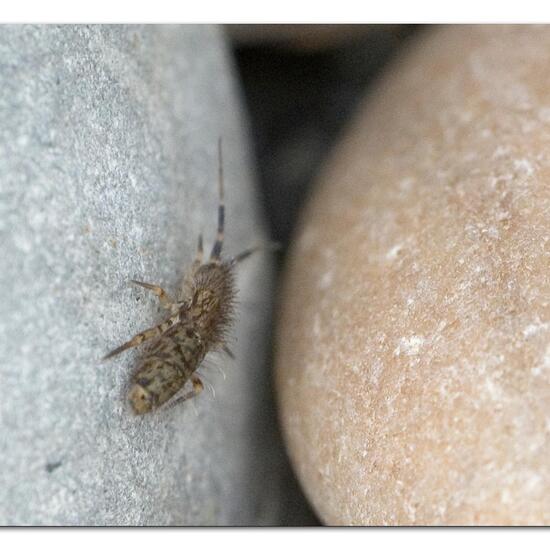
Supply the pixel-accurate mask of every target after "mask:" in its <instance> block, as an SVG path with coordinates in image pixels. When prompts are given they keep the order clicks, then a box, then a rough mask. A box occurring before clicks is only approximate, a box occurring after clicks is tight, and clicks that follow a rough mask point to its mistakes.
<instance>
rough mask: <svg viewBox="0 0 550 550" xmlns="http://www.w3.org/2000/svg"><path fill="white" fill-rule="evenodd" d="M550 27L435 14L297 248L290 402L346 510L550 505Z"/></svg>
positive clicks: (322, 477)
mask: <svg viewBox="0 0 550 550" xmlns="http://www.w3.org/2000/svg"><path fill="white" fill-rule="evenodd" d="M549 51H550V28H549V27H545V26H539V27H523V26H518V27H491V26H489V27H487V26H476V27H462V26H457V27H446V28H442V29H438V30H435V31H434V30H430V32H428V33H427V34H426V36H425V37H424V38H423V39H422V40H420V41H419V43H418V44H417V45H416V46H415V47H414V48H413V49H412V51H411V52H410V54H408V55H407V56H405V57H404V58H403V59H401V60H400V61H399V62H398V63H396V64H394V65H393V67H392V68H391V69H390V70H389V71H388V72H387V74H386V75H385V77H384V78H383V79H382V81H381V83H380V84H379V86H378V88H377V89H376V90H375V92H374V93H373V94H372V95H371V96H370V97H369V98H368V99H367V102H366V103H365V105H364V107H363V109H362V110H361V112H360V113H359V115H358V117H357V119H356V121H355V123H354V125H353V127H352V128H351V129H350V130H349V131H348V133H347V135H346V136H345V138H344V139H343V141H342V142H341V143H340V145H339V147H338V149H337V150H336V152H335V154H334V156H333V158H332V160H331V162H330V163H329V164H328V166H327V167H326V170H325V171H324V174H323V176H322V178H321V182H320V183H321V185H320V188H319V189H318V190H317V193H316V195H315V197H314V199H313V201H312V203H311V204H310V206H309V208H308V210H307V212H306V213H305V215H304V217H303V222H302V226H301V230H300V231H299V234H298V236H297V238H296V240H295V243H294V248H293V250H292V253H291V255H290V258H289V260H288V272H287V274H286V275H287V276H286V280H285V285H284V293H283V294H284V295H283V297H282V305H281V317H280V319H279V326H278V338H277V344H278V354H277V365H276V366H277V389H278V390H279V402H280V411H281V420H282V424H283V428H284V432H285V436H286V439H287V442H288V446H289V451H290V454H291V458H292V461H293V463H294V466H295V468H296V471H297V474H298V476H299V478H300V481H301V483H302V485H303V487H304V489H305V492H306V493H307V495H308V496H309V498H310V500H311V502H312V504H313V505H314V507H315V509H316V510H317V512H318V513H319V516H320V517H321V518H322V520H323V521H324V522H326V523H329V524H369V525H382V524H392V525H396V524H397V525H406V524H415V525H419V524H428V525H450V524H455V525H456V524H459V525H461V524H467V525H471V524H474V525H488V524H489V525H494V524H504V525H510V524H531V525H534V524H535V525H536V524H550V269H549V268H550V261H549V260H550V240H549V236H550V183H549V182H550V58H549V56H548V52H549Z"/></svg>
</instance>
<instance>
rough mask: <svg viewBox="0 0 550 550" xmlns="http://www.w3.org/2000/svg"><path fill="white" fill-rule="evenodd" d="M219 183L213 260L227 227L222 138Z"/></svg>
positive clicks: (219, 154) (219, 252) (219, 251)
mask: <svg viewBox="0 0 550 550" xmlns="http://www.w3.org/2000/svg"><path fill="white" fill-rule="evenodd" d="M218 163H219V166H218V170H219V171H218V184H219V187H218V189H219V191H218V192H219V196H220V198H219V205H218V234H217V236H216V242H215V243H214V246H213V247H212V252H211V253H210V259H211V260H219V259H220V255H221V253H222V246H223V236H224V228H225V204H224V197H223V159H222V138H220V139H219V140H218Z"/></svg>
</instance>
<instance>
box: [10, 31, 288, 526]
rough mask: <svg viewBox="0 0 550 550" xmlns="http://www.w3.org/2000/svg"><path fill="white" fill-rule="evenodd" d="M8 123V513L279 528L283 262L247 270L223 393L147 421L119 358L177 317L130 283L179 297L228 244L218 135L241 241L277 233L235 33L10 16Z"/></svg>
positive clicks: (231, 215)
mask: <svg viewBox="0 0 550 550" xmlns="http://www.w3.org/2000/svg"><path fill="white" fill-rule="evenodd" d="M0 122H1V123H0V173H1V174H2V178H1V182H0V257H1V258H2V269H1V270H0V379H1V383H2V399H0V524H10V525H13V524H17V525H23V524H24V525H28V524H34V525H44V524H49V525H60V524H68V525H83V524H85V525H106V524H109V525H151V524H157V525H169V524H170V525H173V524H195V525H211V524H216V525H224V524H254V525H255V524H265V523H270V524H272V523H277V521H278V520H277V518H278V514H279V509H278V494H277V491H278V489H279V484H278V477H277V476H278V475H279V472H278V471H277V469H276V468H275V469H274V468H273V467H272V463H270V460H271V457H272V456H274V455H276V454H277V453H276V452H274V450H273V438H272V436H271V433H272V430H271V429H270V428H269V422H271V419H270V418H268V417H267V416H266V415H267V413H266V412H265V406H264V404H265V402H266V391H267V390H266V388H267V380H268V372H267V370H266V367H267V365H266V363H265V342H266V334H267V321H268V315H269V295H270V291H271V285H270V269H269V263H270V258H269V255H266V254H257V255H256V256H254V257H252V258H250V260H249V261H247V262H246V263H243V264H242V266H241V267H240V269H239V276H238V287H239V292H240V294H239V297H240V304H239V307H238V321H237V323H236V327H235V330H233V332H232V337H231V341H232V344H231V347H232V348H233V351H234V353H235V355H236V360H235V361H231V360H229V359H227V358H226V357H225V356H221V355H220V356H215V357H212V358H210V359H207V361H206V363H207V365H206V366H205V368H204V370H203V371H202V372H203V373H204V378H205V379H206V380H207V382H210V383H211V384H212V385H213V386H214V388H215V398H214V397H213V396H212V394H211V392H210V391H209V390H208V387H207V389H206V390H205V392H204V393H203V394H202V395H201V396H200V397H199V398H197V399H195V400H193V401H190V402H187V403H185V404H183V405H180V406H178V407H176V408H173V409H170V410H164V411H159V412H158V413H155V414H152V415H150V416H145V417H139V418H138V417H134V416H132V414H131V412H130V410H129V406H128V404H127V401H126V394H125V392H126V391H127V384H128V380H129V377H130V374H131V372H132V369H133V368H135V365H136V359H137V357H139V351H135V350H132V351H130V352H127V353H125V354H124V355H122V356H120V357H118V358H117V359H115V360H113V361H111V362H109V363H105V364H102V363H100V358H101V357H102V355H104V354H105V353H106V352H107V351H109V350H111V349H113V347H115V346H117V345H119V344H121V343H122V342H124V341H126V340H127V339H129V338H130V337H131V336H133V335H134V334H135V333H136V332H138V331H140V330H142V329H145V328H148V327H149V326H152V325H153V324H154V323H156V322H158V321H159V320H160V319H161V318H162V313H161V310H160V308H159V307H158V304H157V302H156V299H155V297H154V296H152V295H150V294H149V293H148V292H147V291H145V290H143V289H139V288H135V287H132V286H130V285H129V283H128V281H129V279H132V278H136V279H140V280H145V281H149V282H155V283H159V284H161V285H162V286H164V287H165V288H166V289H167V290H170V291H172V292H173V291H174V290H175V289H176V288H177V287H178V285H179V281H180V278H181V276H182V274H183V270H184V267H185V265H186V264H188V263H189V262H190V261H191V260H192V258H193V256H194V252H195V247H196V240H197V236H198V233H199V231H201V230H202V231H204V234H205V239H206V243H207V244H210V243H211V242H212V240H213V239H214V236H215V227H216V208H217V152H216V146H217V139H218V136H223V140H224V153H225V155H224V156H225V166H224V167H225V173H226V203H227V218H226V219H227V233H226V245H227V246H226V252H227V254H234V253H237V252H239V251H241V250H242V249H243V248H245V247H247V246H249V245H251V244H253V243H256V242H258V241H259V240H262V238H263V232H262V228H261V226H260V224H259V220H258V217H257V211H256V204H255V197H254V193H253V189H252V184H251V177H250V170H249V166H250V165H249V158H248V149H247V145H246V139H245V135H244V132H243V123H242V114H241V109H240V104H239V98H238V95H237V93H236V87H235V81H234V78H233V74H232V72H231V63H230V59H229V56H228V53H227V51H226V47H225V43H224V41H223V39H222V36H221V34H220V32H219V29H216V28H212V27H205V26H184V27H167V26H164V27H156V26H148V27H141V26H137V27H134V26H122V27H121V26H108V27H103V26H25V27H21V26H4V27H1V28H0ZM216 365H218V366H220V368H221V369H222V370H223V371H224V372H225V375H226V379H225V380H224V378H223V377H222V375H221V373H220V372H218V370H217V368H216ZM207 386H208V383H207Z"/></svg>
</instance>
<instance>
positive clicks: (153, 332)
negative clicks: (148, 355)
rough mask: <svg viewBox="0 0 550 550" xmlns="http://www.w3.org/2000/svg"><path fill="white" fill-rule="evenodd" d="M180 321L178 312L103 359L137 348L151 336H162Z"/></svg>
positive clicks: (137, 335)
mask: <svg viewBox="0 0 550 550" xmlns="http://www.w3.org/2000/svg"><path fill="white" fill-rule="evenodd" d="M178 321H179V314H176V315H173V316H172V317H170V318H169V319H167V320H166V321H164V323H161V324H160V325H157V326H156V327H153V328H150V329H147V330H144V331H143V332H140V333H139V334H136V335H135V336H134V337H133V338H132V339H131V340H130V341H128V342H126V343H125V344H122V346H119V347H118V348H116V349H115V350H113V351H111V352H110V353H108V354H107V355H106V356H105V357H103V361H105V360H106V359H110V358H111V357H114V356H115V355H118V354H119V353H122V352H123V351H126V350H127V349H130V348H135V347H136V346H139V345H140V344H142V343H143V342H145V341H147V340H150V339H151V338H156V337H158V336H162V335H163V334H164V333H165V332H166V331H167V330H169V329H170V328H172V327H173V326H174V325H175V324H176V323H177V322H178Z"/></svg>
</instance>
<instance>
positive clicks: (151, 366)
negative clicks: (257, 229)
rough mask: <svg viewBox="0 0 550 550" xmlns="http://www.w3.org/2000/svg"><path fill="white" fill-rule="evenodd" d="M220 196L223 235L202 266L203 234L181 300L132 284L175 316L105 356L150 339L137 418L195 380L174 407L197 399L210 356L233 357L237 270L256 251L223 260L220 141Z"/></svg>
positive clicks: (139, 379) (136, 390) (133, 392)
mask: <svg viewBox="0 0 550 550" xmlns="http://www.w3.org/2000/svg"><path fill="white" fill-rule="evenodd" d="M219 193H220V203H219V207H218V234H217V238H216V241H215V243H214V246H213V247H212V252H211V254H210V258H209V260H208V261H207V262H205V263H203V245H202V236H199V243H198V248H197V257H196V258H195V261H194V262H193V265H192V266H191V268H190V270H189V272H188V273H187V275H186V277H185V278H184V281H183V284H182V288H181V290H180V293H179V295H178V299H177V300H172V299H171V298H170V296H169V295H168V294H167V293H166V292H165V291H164V290H163V289H162V288H161V287H160V286H157V285H153V284H149V283H143V282H140V281H132V282H133V283H135V284H137V285H139V286H142V287H144V288H147V289H149V290H151V291H152V292H154V293H155V294H156V295H157V296H158V298H159V300H160V302H161V304H162V306H163V307H164V308H166V309H168V310H170V313H171V315H170V317H168V318H167V319H166V320H165V321H164V322H162V323H160V324H159V325H157V326H156V327H153V328H151V329H148V330H145V331H143V332H140V333H139V334H137V335H136V336H134V337H133V338H132V339H131V340H130V341H128V342H126V343H125V344H123V345H122V346H120V347H118V348H116V349H115V350H113V351H112V352H111V353H109V354H107V355H106V356H105V357H104V359H109V358H111V357H113V356H115V355H118V354H119V353H122V352H123V351H125V350H127V349H129V348H132V347H135V346H139V345H140V344H141V343H143V342H145V341H148V340H151V346H150V347H149V349H148V350H147V353H146V354H145V356H144V357H143V359H142V360H141V362H140V365H139V367H138V369H137V371H136V372H135V373H134V375H133V376H132V386H131V388H130V392H129V395H128V398H129V401H130V404H131V406H132V409H133V410H134V412H135V413H136V414H144V413H147V412H150V411H152V410H154V409H156V408H157V407H159V406H161V405H162V404H163V403H166V402H167V401H169V400H170V399H171V398H172V397H174V396H175V395H176V394H177V393H178V392H179V391H180V390H182V389H183V387H184V386H185V385H186V384H187V382H188V381H191V383H192V389H191V390H190V391H189V392H187V393H185V394H183V395H181V396H180V397H178V398H177V399H176V400H175V401H174V403H176V402H179V401H184V400H186V399H189V398H190V397H193V396H194V395H197V394H198V393H200V392H201V391H202V389H203V384H202V382H201V380H200V378H199V376H198V375H197V373H196V371H197V369H198V367H199V366H200V364H201V362H202V360H203V359H204V357H205V355H206V354H207V353H208V352H209V351H216V350H224V351H225V352H226V353H227V354H228V355H230V356H231V355H232V354H231V352H230V351H229V349H228V348H227V346H226V336H227V332H228V329H229V328H230V326H231V323H232V321H233V313H234V304H235V296H236V288H235V278H234V269H235V266H236V264H237V263H239V262H240V261H241V260H243V259H244V258H246V257H248V256H249V255H250V254H251V253H252V252H254V251H255V250H256V249H257V248H253V249H249V250H246V251H245V252H242V253H241V254H239V255H237V256H235V257H234V258H231V259H229V260H223V259H222V258H221V252H222V246H223V238H224V216H225V207H224V202H223V169H222V157H221V143H220V144H219Z"/></svg>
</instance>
